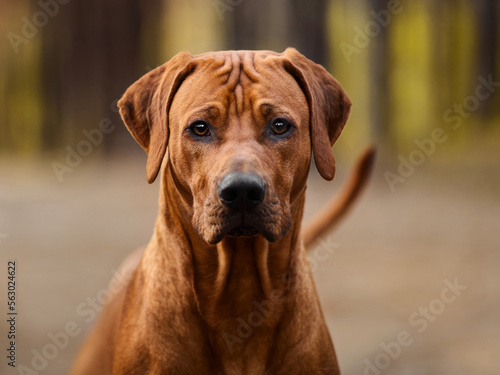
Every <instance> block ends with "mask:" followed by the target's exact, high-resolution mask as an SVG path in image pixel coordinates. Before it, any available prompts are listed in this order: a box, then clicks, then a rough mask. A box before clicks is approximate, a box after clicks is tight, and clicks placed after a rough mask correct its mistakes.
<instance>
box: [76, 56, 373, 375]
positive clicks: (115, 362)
mask: <svg viewBox="0 0 500 375" xmlns="http://www.w3.org/2000/svg"><path fill="white" fill-rule="evenodd" d="M118 105H119V107H120V113H121V116H122V118H123V120H124V122H125V124H126V126H127V127H128V129H129V131H130V132H131V134H132V135H133V137H134V138H135V139H136V141H137V142H138V143H139V144H140V145H141V146H142V147H143V148H144V150H145V151H146V152H147V155H148V159H147V180H148V182H149V183H152V182H153V181H154V180H155V179H156V177H157V176H158V174H159V172H160V170H161V171H162V173H161V176H162V180H161V188H160V201H159V214H158V219H157V222H156V227H155V230H154V234H153V237H152V239H151V241H150V242H149V245H148V246H147V247H146V249H145V251H144V253H143V254H141V255H140V261H139V262H138V263H139V264H138V266H137V267H135V271H134V272H133V273H132V274H131V276H130V281H129V283H128V286H127V287H126V288H124V290H123V291H122V292H120V293H119V294H118V295H116V296H115V298H114V299H113V300H112V301H111V302H110V303H109V304H108V305H107V306H106V308H105V310H104V312H103V315H102V317H101V319H100V321H99V322H98V325H97V327H96V328H95V329H94V332H93V333H92V334H91V336H90V337H89V339H88V341H87V343H86V344H85V346H84V348H83V350H82V352H81V353H80V355H79V357H78V359H77V361H76V363H75V366H74V371H73V374H75V375H82V374H92V375H96V374H114V375H118V374H158V375H159V374H162V375H166V374H169V375H182V374H192V375H203V374H207V375H208V374H225V375H236V374H241V375H243V374H245V375H247V374H262V375H263V374H272V375H278V374H287V375H289V374H308V375H311V374H318V375H319V374H339V367H338V364H337V359H336V356H335V351H334V348H333V344H332V340H331V338H330V334H329V332H328V328H327V326H326V323H325V319H324V317H323V313H322V310H321V307H320V304H319V301H318V296H317V293H316V289H315V286H314V282H313V278H312V276H311V271H310V267H309V264H308V262H307V259H306V250H305V246H304V241H303V239H302V234H301V223H302V216H303V212H304V200H305V190H306V182H307V177H308V173H309V168H310V162H311V156H312V154H314V160H315V163H316V167H317V169H318V171H319V173H320V175H321V176H322V177H323V178H325V179H327V180H331V179H333V177H334V174H335V160H334V156H333V153H332V145H333V143H334V142H335V141H336V139H337V138H338V137H339V135H340V133H341V131H342V128H343V127H344V125H345V123H346V121H347V118H348V116H349V111H350V107H351V103H350V101H349V99H348V97H347V95H346V94H345V92H344V90H343V89H342V87H341V86H340V84H339V83H338V82H337V81H336V80H335V79H334V78H333V77H332V76H331V75H330V74H329V73H328V72H327V71H326V70H325V69H324V68H323V67H321V66H320V65H317V64H315V63H313V62H312V61H310V60H308V59H307V58H306V57H304V56H303V55H301V54H300V53H299V52H297V51H296V50H295V49H291V48H290V49H287V50H286V51H285V52H284V53H281V54H278V53H275V52H270V51H227V52H215V53H204V54H201V55H197V56H191V55H190V54H188V53H180V54H178V55H177V56H175V57H174V58H172V59H171V60H170V61H169V62H167V63H165V64H164V65H162V66H160V67H158V68H156V69H154V70H153V71H151V72H149V73H148V74H146V75H145V76H143V77H142V78H140V79H139V80H138V81H137V82H135V83H134V84H133V85H132V86H131V87H130V88H129V89H128V90H127V91H126V92H125V94H124V95H123V97H122V98H121V100H120V101H119V103H118ZM167 146H168V147H167ZM167 150H168V151H167ZM372 156H373V152H372V151H369V152H368V153H367V154H366V155H365V156H364V158H363V161H362V163H361V164H360V166H358V168H357V172H356V173H355V176H354V179H353V182H352V183H351V184H350V186H348V188H347V190H346V192H345V194H344V197H343V198H342V202H341V204H338V203H337V204H336V205H335V208H333V209H330V211H329V212H327V213H326V214H323V216H322V217H321V218H320V220H319V221H316V222H314V223H313V224H312V226H311V229H310V230H309V232H307V233H308V234H307V233H306V234H305V237H306V241H307V243H311V242H312V241H314V238H315V237H316V236H318V235H319V234H320V233H323V232H324V230H325V229H326V228H327V227H328V225H329V223H330V222H332V221H335V220H334V219H335V218H336V217H338V216H339V215H340V214H341V213H342V212H344V210H345V208H346V207H347V205H348V204H349V202H350V200H351V198H353V197H354V196H355V195H356V194H357V191H358V190H359V187H360V186H362V185H363V183H364V181H365V180H366V176H367V174H368V171H369V169H370V165H371V164H370V160H371V159H372ZM132 268H134V267H132Z"/></svg>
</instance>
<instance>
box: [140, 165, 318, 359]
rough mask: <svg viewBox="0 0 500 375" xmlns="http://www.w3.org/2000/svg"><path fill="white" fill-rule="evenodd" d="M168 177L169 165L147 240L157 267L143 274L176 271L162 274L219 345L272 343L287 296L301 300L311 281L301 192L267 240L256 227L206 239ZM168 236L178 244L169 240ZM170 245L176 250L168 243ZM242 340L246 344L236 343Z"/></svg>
mask: <svg viewBox="0 0 500 375" xmlns="http://www.w3.org/2000/svg"><path fill="white" fill-rule="evenodd" d="M170 179H171V177H170V176H169V175H168V172H167V173H166V175H165V176H164V178H163V181H162V183H163V184H164V186H162V188H161V189H160V191H161V192H162V196H161V198H160V211H159V216H158V220H157V225H156V229H155V234H154V236H153V241H155V246H151V247H150V248H151V249H154V251H155V252H156V253H155V254H148V253H147V254H146V256H147V257H149V262H154V263H155V265H156V267H154V270H156V274H155V273H152V272H151V268H149V275H148V276H149V277H151V278H155V277H158V278H159V279H161V278H163V279H164V278H165V275H170V277H176V278H178V279H176V280H164V282H169V283H175V284H174V285H176V287H177V288H176V289H177V291H178V292H179V294H182V297H183V298H182V299H180V300H184V301H192V303H194V304H195V305H196V306H195V308H197V309H198V311H199V313H200V316H201V318H202V321H204V322H205V324H206V326H207V332H208V336H209V340H210V342H211V345H212V346H214V347H217V348H218V349H217V351H219V350H222V351H225V352H228V353H229V352H230V353H231V355H233V354H234V353H236V354H237V352H238V351H239V350H241V351H242V352H243V349H244V348H245V347H246V348H247V349H248V345H251V342H252V341H255V343H256V349H255V350H263V351H269V350H271V345H272V343H273V342H274V341H275V339H276V337H275V332H274V330H275V328H276V326H277V324H278V323H280V321H281V318H282V316H283V310H284V309H288V308H290V307H291V304H296V303H306V301H305V300H304V299H303V298H301V297H298V298H297V295H301V294H303V293H307V294H310V291H311V287H312V280H311V277H310V270H309V268H308V267H307V266H305V265H304V264H305V259H304V258H305V251H304V249H303V247H302V246H301V243H300V241H299V234H300V229H301V220H302V213H303V206H304V201H305V192H302V193H301V195H300V196H299V197H298V198H297V199H296V200H295V201H294V202H293V204H292V205H291V209H292V211H293V212H292V214H293V217H294V218H295V219H296V222H293V223H292V225H291V227H290V229H289V231H288V232H287V234H286V235H285V236H284V237H283V238H281V239H280V240H278V241H276V242H274V243H270V242H269V241H267V240H266V239H265V238H264V237H262V236H260V235H257V236H253V237H229V236H227V237H225V238H224V239H223V240H222V241H220V242H219V243H218V244H216V245H210V244H208V243H207V242H205V241H203V240H202V239H201V238H200V236H199V235H198V234H197V233H196V231H195V230H194V228H193V226H192V224H191V222H190V217H189V214H188V213H187V212H181V211H182V204H179V199H182V198H181V197H180V196H179V193H178V191H177V190H176V188H175V186H174V184H173V182H172V181H171V180H170ZM173 241H175V242H177V244H176V246H172V242H173ZM172 248H174V249H177V250H176V251H175V252H174V251H171V250H170V249H172ZM178 249H182V250H181V251H179V250H178ZM163 267H168V268H170V270H169V272H164V271H162V268H163ZM172 275H173V276H172ZM155 284H156V283H155ZM314 297H315V294H314ZM168 298H172V297H168ZM307 298H309V297H307ZM290 301H292V302H291V303H290ZM307 303H311V301H309V300H307ZM313 305H316V304H315V303H313ZM313 315H314V314H313ZM245 330H247V331H248V330H250V331H251V332H252V334H251V335H250V336H251V337H245V336H246V333H244V332H243V331H245ZM242 332H243V333H242ZM273 336H274V337H273ZM242 341H244V342H245V345H240V344H242ZM265 342H267V343H268V345H267V346H266V344H265ZM247 353H248V351H247ZM263 356H265V354H264V353H263Z"/></svg>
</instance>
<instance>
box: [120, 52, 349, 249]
mask: <svg viewBox="0 0 500 375" xmlns="http://www.w3.org/2000/svg"><path fill="white" fill-rule="evenodd" d="M287 54H288V56H287ZM167 64H168V65H170V66H166V65H167ZM167 64H165V65H163V66H162V67H160V68H157V69H156V70H155V71H153V72H151V73H149V75H147V76H145V77H143V78H142V79H141V80H139V81H138V82H136V83H135V84H134V85H133V86H132V87H131V88H129V90H128V91H127V93H126V94H125V95H124V97H123V98H122V100H121V101H120V103H119V105H120V111H121V114H122V116H123V118H124V121H125V123H126V124H127V126H128V127H129V129H130V131H131V132H132V134H133V135H134V137H135V138H136V139H137V140H138V142H139V143H140V144H141V145H142V146H143V147H144V148H145V149H146V151H147V152H148V155H149V156H148V180H149V181H150V182H152V180H154V178H155V177H156V174H157V173H158V169H159V166H160V165H161V159H162V158H163V155H164V153H165V148H166V145H167V142H168V161H167V163H165V165H166V168H169V173H170V174H171V176H172V179H171V180H172V181H171V184H172V185H173V186H174V187H175V189H176V191H177V192H178V193H179V201H178V202H176V203H177V204H179V205H181V207H182V208H183V211H184V213H185V215H187V216H188V217H189V220H191V222H192V225H193V227H194V228H195V229H196V231H197V232H198V234H199V235H200V236H201V237H202V238H203V239H204V240H205V241H207V242H208V243H211V244H215V243H217V242H219V241H220V240H222V238H224V236H253V235H257V234H261V235H262V236H264V237H265V238H266V239H267V240H268V241H277V240H279V239H280V238H281V237H283V236H284V235H285V234H286V233H287V231H288V229H289V228H290V224H291V220H292V215H291V206H293V203H294V201H295V200H296V199H297V197H299V196H300V195H301V194H302V193H303V191H304V189H305V186H306V180H307V175H308V170H309V163H310V160H311V147H312V149H313V150H314V153H315V158H316V164H317V166H318V170H319V171H320V173H321V174H322V175H323V177H325V178H327V179H331V178H333V173H334V168H335V164H334V159H333V155H332V153H331V145H332V143H333V142H334V141H335V139H336V137H338V134H339V133H340V131H341V129H342V127H343V125H344V124H345V121H346V120H347V116H348V112H349V107H350V103H349V100H348V99H347V97H346V96H345V94H344V92H343V91H342V89H341V88H340V85H339V84H338V83H337V82H336V81H335V80H334V79H333V77H331V76H330V75H328V73H326V71H324V69H322V68H321V67H319V66H318V65H316V64H314V63H312V62H310V61H309V60H307V59H306V58H305V57H303V56H302V55H300V54H299V53H298V52H296V51H295V50H287V52H285V53H284V54H280V55H278V54H275V53H271V52H250V51H240V52H219V53H209V54H204V55H199V56H196V57H191V56H189V55H187V54H183V55H178V56H177V57H176V58H174V59H172V60H171V61H170V62H169V63H167ZM134 86H135V87H134ZM148 87H149V89H148ZM325 106H328V107H329V108H325Z"/></svg>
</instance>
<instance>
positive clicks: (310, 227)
mask: <svg viewBox="0 0 500 375" xmlns="http://www.w3.org/2000/svg"><path fill="white" fill-rule="evenodd" d="M374 161H375V148H374V147H373V146H372V147H369V148H368V149H366V150H365V152H364V153H363V154H362V155H361V157H360V158H359V159H358V161H357V163H356V166H355V168H354V171H353V172H351V174H350V176H349V178H348V180H347V183H346V184H345V185H344V186H343V187H342V189H341V190H340V192H339V193H338V194H337V195H335V197H333V199H331V200H330V202H328V203H327V205H326V207H325V208H324V209H323V210H322V211H320V212H319V213H318V214H317V215H316V216H315V217H314V218H313V219H312V220H311V221H310V222H309V223H307V225H306V226H305V227H304V229H303V230H302V238H303V240H304V245H305V246H306V248H307V247H309V246H311V245H312V243H313V242H314V241H315V240H316V239H317V238H318V237H320V236H322V235H324V234H325V233H327V232H328V231H329V230H330V229H331V228H332V227H333V226H334V225H335V224H336V223H337V222H338V221H339V220H340V219H342V218H343V217H344V215H345V214H346V212H347V211H348V210H349V209H350V208H351V207H352V204H353V202H354V201H355V200H356V198H357V197H358V196H359V194H360V192H361V191H362V190H363V188H364V187H365V185H366V183H367V182H368V179H369V177H370V174H371V172H372V169H373V165H374Z"/></svg>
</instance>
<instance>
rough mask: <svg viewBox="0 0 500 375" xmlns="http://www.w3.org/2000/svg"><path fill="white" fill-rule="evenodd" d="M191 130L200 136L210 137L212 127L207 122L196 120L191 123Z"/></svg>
mask: <svg viewBox="0 0 500 375" xmlns="http://www.w3.org/2000/svg"><path fill="white" fill-rule="evenodd" d="M191 131H192V132H193V133H194V134H195V135H197V136H198V137H208V136H209V135H210V129H209V128H208V125H207V123H205V122H203V121H196V122H195V123H193V124H192V125H191Z"/></svg>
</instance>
